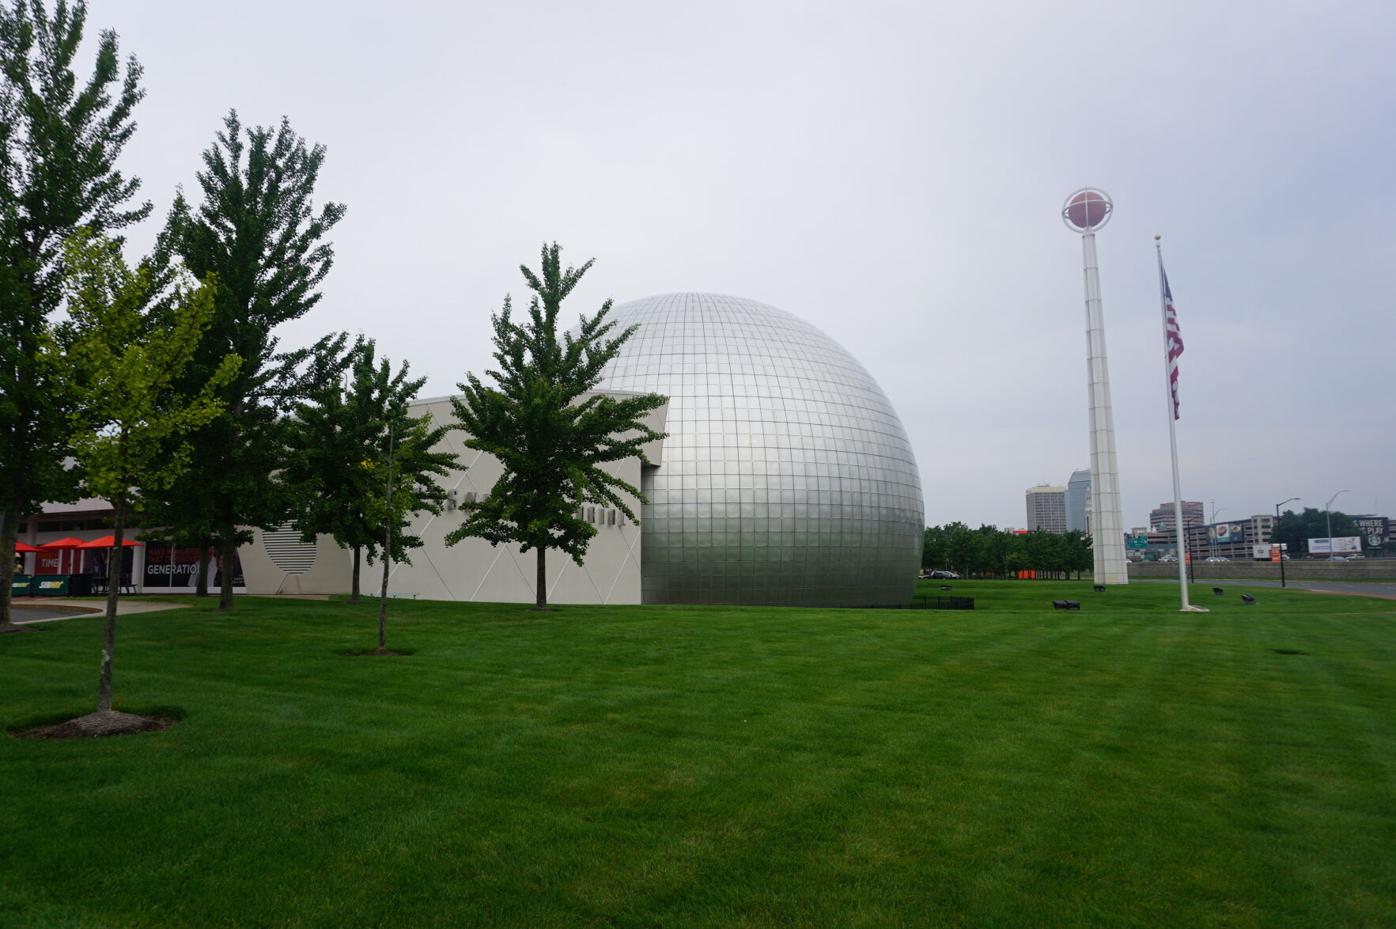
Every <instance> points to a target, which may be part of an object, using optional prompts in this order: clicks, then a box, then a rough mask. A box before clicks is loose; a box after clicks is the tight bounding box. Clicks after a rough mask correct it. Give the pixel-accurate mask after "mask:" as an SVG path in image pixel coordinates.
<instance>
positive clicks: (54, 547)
mask: <svg viewBox="0 0 1396 929" xmlns="http://www.w3.org/2000/svg"><path fill="white" fill-rule="evenodd" d="M82 546H83V540H82V539H75V538H73V537H72V536H69V537H68V538H66V539H54V540H53V541H52V542H45V543H44V544H43V545H40V546H39V549H40V551H45V552H75V551H77V550H78V549H80V548H82ZM58 573H59V574H62V573H64V572H63V556H62V555H61V554H60V555H59V556H58ZM68 573H69V574H71V573H73V566H72V564H69V565H68Z"/></svg>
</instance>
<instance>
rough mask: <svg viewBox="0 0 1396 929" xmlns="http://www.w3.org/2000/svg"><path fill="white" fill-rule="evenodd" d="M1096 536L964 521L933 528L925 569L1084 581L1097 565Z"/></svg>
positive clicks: (925, 546) (924, 549)
mask: <svg viewBox="0 0 1396 929" xmlns="http://www.w3.org/2000/svg"><path fill="white" fill-rule="evenodd" d="M1094 566H1095V565H1094V555H1093V554H1092V552H1091V537H1090V536H1088V535H1086V534H1085V533H1083V532H1078V531H1076V530H1072V531H1070V532H1022V533H1020V532H1012V531H1009V530H1006V529H1000V528H998V527H997V526H988V525H985V526H980V527H979V528H978V529H971V528H970V527H969V526H967V525H965V524H964V523H961V522H953V523H947V524H945V525H944V526H927V527H926V531H925V533H924V535H923V537H922V546H921V567H922V569H923V570H926V571H933V570H948V571H954V572H955V573H956V574H959V575H960V576H962V577H996V578H1004V577H1015V576H1017V574H1018V572H1020V571H1034V572H1036V574H1037V576H1038V577H1045V578H1059V579H1065V578H1070V577H1072V576H1074V577H1076V578H1077V579H1078V580H1079V579H1080V577H1081V574H1082V572H1085V571H1091V570H1093V569H1094Z"/></svg>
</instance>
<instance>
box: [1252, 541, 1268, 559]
mask: <svg viewBox="0 0 1396 929" xmlns="http://www.w3.org/2000/svg"><path fill="white" fill-rule="evenodd" d="M1251 557H1252V558H1254V559H1255V560H1256V561H1269V560H1270V545H1269V544H1268V543H1267V544H1265V545H1255V544H1252V545H1251Z"/></svg>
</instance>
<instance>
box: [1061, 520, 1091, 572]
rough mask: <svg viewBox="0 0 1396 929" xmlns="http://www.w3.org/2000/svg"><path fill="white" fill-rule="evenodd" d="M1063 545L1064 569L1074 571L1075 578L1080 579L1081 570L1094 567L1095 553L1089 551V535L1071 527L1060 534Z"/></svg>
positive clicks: (1089, 569) (1088, 569)
mask: <svg viewBox="0 0 1396 929" xmlns="http://www.w3.org/2000/svg"><path fill="white" fill-rule="evenodd" d="M1062 542H1063V544H1064V545H1065V548H1066V552H1065V563H1066V567H1065V570H1067V571H1074V572H1075V573H1076V579H1077V580H1078V581H1079V580H1080V579H1081V572H1083V571H1092V570H1094V569H1095V555H1094V554H1093V553H1092V551H1091V537H1090V536H1088V535H1086V534H1085V533H1084V532H1081V531H1079V530H1076V529H1073V530H1071V531H1070V532H1068V533H1067V534H1066V535H1064V536H1062Z"/></svg>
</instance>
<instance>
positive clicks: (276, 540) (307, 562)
mask: <svg viewBox="0 0 1396 929" xmlns="http://www.w3.org/2000/svg"><path fill="white" fill-rule="evenodd" d="M262 547H263V548H265V549H266V550H267V556H268V557H269V558H271V563H272V564H274V565H276V566H277V567H278V568H280V569H281V570H283V571H285V572H286V573H287V574H304V573H305V572H307V571H309V570H310V569H311V567H312V566H314V564H315V543H314V542H302V541H301V533H300V530H299V529H297V528H295V527H294V526H279V527H278V528H276V529H269V530H267V531H266V532H263V533H262Z"/></svg>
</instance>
